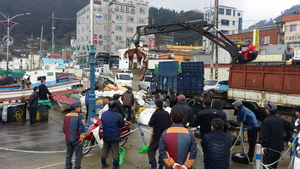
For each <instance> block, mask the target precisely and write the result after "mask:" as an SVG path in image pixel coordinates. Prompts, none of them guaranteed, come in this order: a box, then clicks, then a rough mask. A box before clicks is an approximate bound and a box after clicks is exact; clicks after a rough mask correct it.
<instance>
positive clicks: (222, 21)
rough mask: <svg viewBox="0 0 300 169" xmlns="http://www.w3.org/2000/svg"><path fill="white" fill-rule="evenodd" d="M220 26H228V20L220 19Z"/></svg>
mask: <svg viewBox="0 0 300 169" xmlns="http://www.w3.org/2000/svg"><path fill="white" fill-rule="evenodd" d="M221 25H224V26H229V20H227V19H221Z"/></svg>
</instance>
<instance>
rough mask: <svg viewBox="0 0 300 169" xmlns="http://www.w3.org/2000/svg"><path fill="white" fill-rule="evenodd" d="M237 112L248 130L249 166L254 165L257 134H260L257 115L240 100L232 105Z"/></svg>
mask: <svg viewBox="0 0 300 169" xmlns="http://www.w3.org/2000/svg"><path fill="white" fill-rule="evenodd" d="M232 105H233V107H234V109H235V110H237V112H238V115H237V117H238V120H239V121H240V122H242V123H243V124H244V126H245V127H246V128H247V136H248V143H249V150H248V154H247V155H248V158H249V164H252V163H253V157H254V149H255V144H256V141H257V132H258V126H259V125H258V121H257V119H256V116H255V114H254V113H253V112H252V111H251V110H249V109H248V108H246V107H245V106H243V102H242V101H240V100H236V101H234V102H233V103H232Z"/></svg>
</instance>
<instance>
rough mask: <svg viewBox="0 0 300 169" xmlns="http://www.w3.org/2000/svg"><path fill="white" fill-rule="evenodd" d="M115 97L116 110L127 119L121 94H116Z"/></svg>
mask: <svg viewBox="0 0 300 169" xmlns="http://www.w3.org/2000/svg"><path fill="white" fill-rule="evenodd" d="M113 98H114V101H115V103H116V110H117V111H118V112H119V113H120V114H121V115H122V117H123V119H124V120H126V117H125V113H124V109H123V105H122V103H121V102H120V100H119V98H120V95H119V94H114V96H113Z"/></svg>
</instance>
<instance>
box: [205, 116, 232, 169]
mask: <svg viewBox="0 0 300 169" xmlns="http://www.w3.org/2000/svg"><path fill="white" fill-rule="evenodd" d="M223 129H224V122H223V120H222V119H220V118H214V119H213V120H212V122H211V130H212V131H211V132H209V133H207V134H205V136H204V137H203V139H202V141H201V145H202V148H203V152H204V165H205V168H207V169H221V168H222V169H229V161H230V160H229V159H230V148H231V144H232V142H231V137H230V135H229V134H226V133H224V132H223V131H222V130H223Z"/></svg>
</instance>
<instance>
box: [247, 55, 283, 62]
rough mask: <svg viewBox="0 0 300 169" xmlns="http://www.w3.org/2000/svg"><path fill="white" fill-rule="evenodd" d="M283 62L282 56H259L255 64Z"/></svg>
mask: <svg viewBox="0 0 300 169" xmlns="http://www.w3.org/2000/svg"><path fill="white" fill-rule="evenodd" d="M274 61H275V62H281V61H282V55H257V58H256V59H255V60H254V61H253V62H274Z"/></svg>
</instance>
